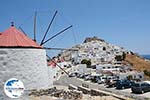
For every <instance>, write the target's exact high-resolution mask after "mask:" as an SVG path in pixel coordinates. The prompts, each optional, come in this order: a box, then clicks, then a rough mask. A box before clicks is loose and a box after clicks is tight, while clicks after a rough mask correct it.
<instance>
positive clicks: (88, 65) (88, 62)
mask: <svg viewBox="0 0 150 100" xmlns="http://www.w3.org/2000/svg"><path fill="white" fill-rule="evenodd" d="M81 64H86V65H87V67H88V68H89V67H91V60H87V59H83V60H82V61H81Z"/></svg>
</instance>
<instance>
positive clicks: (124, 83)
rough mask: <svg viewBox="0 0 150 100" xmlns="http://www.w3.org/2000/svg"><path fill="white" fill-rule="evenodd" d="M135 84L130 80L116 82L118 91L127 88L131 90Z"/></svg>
mask: <svg viewBox="0 0 150 100" xmlns="http://www.w3.org/2000/svg"><path fill="white" fill-rule="evenodd" d="M133 84H134V82H133V81H130V80H126V79H125V80H118V81H117V82H116V89H125V88H131V86H132V85H133Z"/></svg>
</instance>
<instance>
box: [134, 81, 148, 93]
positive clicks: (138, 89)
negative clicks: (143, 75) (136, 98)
mask: <svg viewBox="0 0 150 100" xmlns="http://www.w3.org/2000/svg"><path fill="white" fill-rule="evenodd" d="M131 90H132V92H133V93H142V94H143V93H144V92H149V91H150V84H149V83H147V82H139V83H135V84H133V85H132V87H131Z"/></svg>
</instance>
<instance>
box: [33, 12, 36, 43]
mask: <svg viewBox="0 0 150 100" xmlns="http://www.w3.org/2000/svg"><path fill="white" fill-rule="evenodd" d="M36 16H37V12H35V15H34V30H33V31H34V39H33V40H34V41H35V42H36Z"/></svg>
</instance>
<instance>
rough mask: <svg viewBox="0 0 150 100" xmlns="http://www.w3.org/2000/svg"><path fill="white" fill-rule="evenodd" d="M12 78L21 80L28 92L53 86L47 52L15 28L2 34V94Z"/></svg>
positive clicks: (0, 83)
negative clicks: (7, 82) (5, 85)
mask: <svg viewBox="0 0 150 100" xmlns="http://www.w3.org/2000/svg"><path fill="white" fill-rule="evenodd" d="M10 78H17V79H19V80H21V81H22V82H23V83H24V86H25V89H27V90H30V89H41V88H47V87H49V86H52V84H53V82H52V81H50V80H51V78H52V77H51V75H50V74H49V73H48V67H47V61H46V51H45V50H44V49H43V48H42V47H41V46H40V45H38V44H37V43H36V42H35V41H33V40H32V39H30V38H29V37H27V36H26V35H25V34H24V33H22V32H21V31H19V30H18V29H17V28H15V27H14V26H11V27H10V28H9V29H7V30H5V31H4V32H1V33H0V90H1V91H0V94H2V95H3V94H4V93H3V86H4V83H5V82H6V81H7V80H8V79H10ZM1 92H2V93H1Z"/></svg>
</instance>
